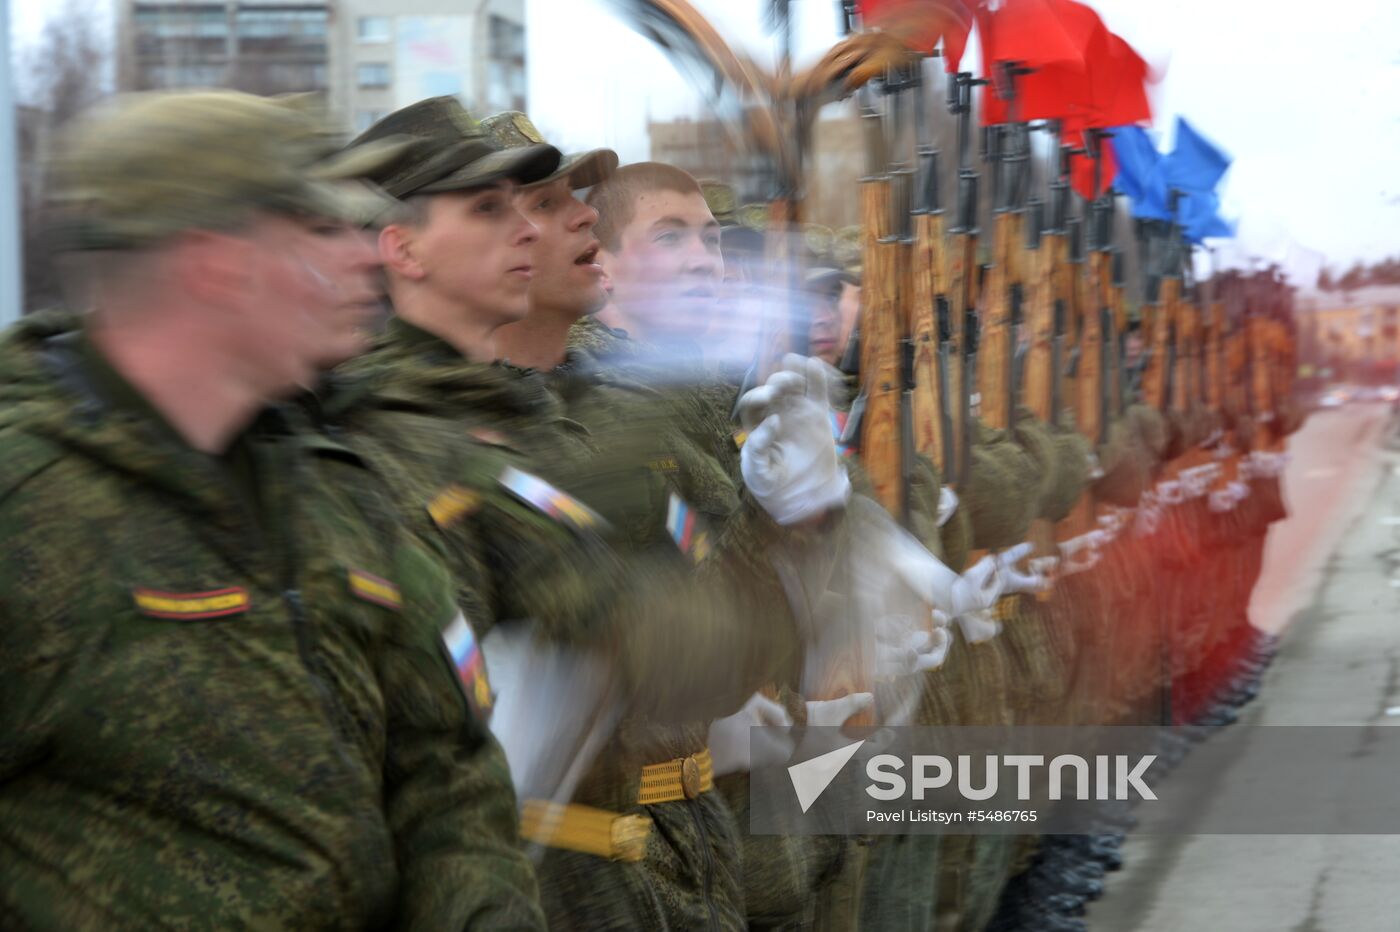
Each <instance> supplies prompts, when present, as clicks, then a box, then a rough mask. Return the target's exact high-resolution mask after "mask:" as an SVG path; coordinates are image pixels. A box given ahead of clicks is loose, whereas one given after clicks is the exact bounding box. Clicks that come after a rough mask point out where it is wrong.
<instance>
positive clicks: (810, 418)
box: [739, 354, 851, 525]
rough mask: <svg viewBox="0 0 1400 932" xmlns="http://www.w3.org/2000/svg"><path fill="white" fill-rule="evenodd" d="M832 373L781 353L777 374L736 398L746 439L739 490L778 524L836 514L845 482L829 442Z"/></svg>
mask: <svg viewBox="0 0 1400 932" xmlns="http://www.w3.org/2000/svg"><path fill="white" fill-rule="evenodd" d="M838 379H839V373H837V372H836V370H835V369H832V368H831V367H830V366H828V365H827V364H826V363H824V362H822V361H821V360H819V359H808V358H806V357H802V356H795V355H792V354H789V355H787V356H785V357H784V358H783V369H782V370H781V371H779V372H775V373H774V374H773V375H772V376H771V377H770V378H769V379H768V381H767V382H766V383H765V384H763V385H761V386H759V387H758V388H755V389H753V390H752V391H750V392H747V393H746V394H745V395H744V397H743V398H741V399H740V400H739V415H740V417H741V419H742V420H743V423H744V427H745V429H747V430H748V431H749V438H748V440H747V441H746V442H745V443H744V448H743V450H742V452H741V453H740V465H741V470H742V472H743V476H744V484H745V485H746V486H748V489H749V491H750V492H751V493H753V497H754V498H755V499H756V500H757V501H758V503H759V504H760V505H761V506H762V507H763V510H764V511H766V512H768V514H770V515H772V517H773V519H774V520H775V521H777V522H778V523H779V524H783V525H790V524H797V523H799V522H801V521H805V520H806V519H808V518H811V517H814V516H816V515H819V514H822V513H823V512H826V511H830V510H831V509H833V508H839V507H841V506H843V505H845V503H846V500H847V499H848V498H850V494H851V482H850V479H849V478H847V476H846V470H845V468H844V467H843V466H842V465H841V461H840V457H839V456H837V453H836V442H835V441H834V440H833V439H832V436H831V421H830V412H831V395H832V392H833V391H834V390H835V385H836V384H837V380H838Z"/></svg>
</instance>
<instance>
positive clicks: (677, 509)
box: [666, 492, 710, 563]
mask: <svg viewBox="0 0 1400 932" xmlns="http://www.w3.org/2000/svg"><path fill="white" fill-rule="evenodd" d="M666 532H667V533H668V534H670V535H671V540H672V541H674V542H675V544H676V549H677V550H679V551H680V552H681V553H683V554H685V555H686V556H688V557H690V558H691V559H692V560H694V561H695V562H696V563H701V562H703V561H704V559H705V558H706V557H707V556H709V554H710V532H709V529H708V528H707V527H706V526H705V522H704V520H703V519H702V518H701V517H700V516H699V515H698V514H696V512H695V509H694V508H691V507H690V505H688V504H686V502H685V500H684V499H683V498H681V497H680V496H679V495H677V494H675V493H674V492H672V493H671V501H670V504H669V505H668V506H667V508H666Z"/></svg>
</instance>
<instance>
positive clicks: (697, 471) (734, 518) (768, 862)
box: [570, 320, 856, 929]
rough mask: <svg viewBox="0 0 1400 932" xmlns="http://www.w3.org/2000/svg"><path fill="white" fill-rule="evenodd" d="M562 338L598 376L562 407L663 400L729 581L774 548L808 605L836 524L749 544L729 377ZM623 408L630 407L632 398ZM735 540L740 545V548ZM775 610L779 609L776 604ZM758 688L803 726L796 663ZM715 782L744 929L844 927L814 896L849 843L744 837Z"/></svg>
mask: <svg viewBox="0 0 1400 932" xmlns="http://www.w3.org/2000/svg"><path fill="white" fill-rule="evenodd" d="M570 342H571V345H572V346H573V347H574V353H575V354H577V356H581V357H584V358H587V359H589V360H591V362H592V364H593V365H595V366H597V367H598V368H599V369H600V370H601V373H602V375H601V379H602V382H601V390H599V391H596V392H595V395H594V399H593V401H592V403H589V404H586V405H585V404H583V403H581V402H575V403H574V404H571V406H570V410H571V411H577V412H579V415H578V416H579V418H580V419H581V420H585V421H593V420H594V419H595V418H596V417H597V416H599V415H600V414H601V413H602V412H603V410H605V409H606V408H614V409H620V410H626V407H625V406H626V404H627V402H626V401H624V400H619V399H618V398H617V393H618V392H619V391H621V392H625V393H630V394H632V395H633V396H634V398H641V397H643V396H644V395H645V394H652V395H654V396H655V397H657V398H659V399H665V403H666V405H667V407H666V410H667V411H668V412H669V417H668V422H669V423H668V425H667V426H666V428H665V429H664V430H662V431H660V436H662V437H663V438H664V440H663V441H662V442H663V443H664V444H665V445H666V446H667V451H668V456H669V455H670V452H671V451H674V453H675V458H676V459H677V460H678V462H679V466H680V469H679V473H678V476H677V478H678V480H679V482H680V488H681V492H682V494H683V495H684V496H685V497H686V498H687V499H688V500H690V501H692V502H693V503H694V504H695V506H696V507H697V508H698V509H699V510H700V511H701V513H702V514H704V515H705V517H706V520H707V521H708V522H709V524H710V525H711V527H713V528H716V529H722V530H721V533H722V534H723V535H724V536H726V537H728V538H729V539H730V540H732V541H733V542H734V543H733V544H731V547H732V549H733V550H734V551H735V553H736V556H738V557H739V559H737V560H735V561H734V563H733V565H732V567H731V569H730V573H731V578H743V575H746V574H751V572H752V571H751V570H750V569H747V568H746V567H747V566H750V565H752V563H753V562H754V561H757V560H762V559H772V558H773V555H774V554H777V555H779V557H778V558H779V559H783V555H787V557H788V559H786V560H784V562H785V563H786V564H787V565H788V566H801V567H804V568H805V569H804V571H802V572H799V573H797V574H788V579H789V584H788V591H789V592H791V591H792V590H793V581H794V580H795V579H796V577H798V576H801V577H803V582H802V583H801V584H800V588H801V589H802V590H803V591H802V592H800V593H798V594H796V595H795V597H794V602H795V603H797V605H798V610H799V611H801V610H804V609H802V608H801V606H803V605H813V604H815V601H816V599H817V597H818V596H820V593H819V592H814V591H812V587H814V586H816V587H818V588H820V587H822V586H823V584H822V583H820V582H814V580H825V579H826V578H827V577H828V576H829V575H830V573H831V570H832V567H833V566H834V563H835V560H836V558H837V554H838V553H839V552H840V550H841V533H840V525H839V522H837V523H836V524H833V525H830V526H827V527H824V528H821V529H818V530H815V531H797V530H794V529H790V528H789V529H783V530H782V532H781V534H780V535H778V536H775V537H770V538H768V539H767V541H766V544H765V546H766V547H767V548H768V554H767V556H765V555H764V553H763V551H761V550H759V549H758V548H757V547H756V546H755V544H756V543H759V542H761V541H762V540H763V539H762V538H755V537H754V535H753V533H752V531H750V530H746V528H749V527H751V526H753V525H755V524H758V525H764V524H767V523H768V521H769V519H767V517H766V515H764V513H763V512H762V510H761V509H759V508H758V506H757V505H756V504H754V503H753V502H752V501H750V500H749V498H748V494H747V492H745V491H744V490H743V484H742V480H741V478H740V476H739V452H740V448H741V439H742V438H741V435H740V434H739V432H738V431H737V430H736V426H735V424H734V422H733V420H732V417H731V412H732V410H733V408H734V405H735V402H736V400H737V395H738V390H737V388H736V381H737V380H736V379H734V378H728V377H725V376H723V375H717V374H715V373H713V372H711V371H709V370H707V369H705V368H704V367H702V366H699V365H694V366H687V364H686V362H685V360H687V359H698V358H699V351H698V349H695V350H694V351H693V352H689V353H687V352H686V351H685V350H683V349H681V350H676V349H675V348H672V349H673V357H674V358H673V360H672V361H673V362H674V359H679V360H680V364H679V366H677V365H674V364H672V365H662V364H660V363H659V362H658V361H657V359H656V357H655V352H656V351H655V350H653V349H651V348H648V347H646V346H644V345H643V344H640V343H638V342H637V341H634V340H631V339H630V338H628V337H627V336H626V334H625V333H623V332H621V331H617V330H612V329H610V328H608V327H606V326H604V325H602V324H600V323H598V322H597V321H594V320H584V321H581V322H580V323H578V324H576V325H575V326H574V331H573V333H572V334H571V340H570ZM731 375H733V374H731ZM608 393H611V397H609V394H608ZM632 405H633V407H635V405H636V402H635V401H633V402H632ZM744 541H748V542H749V543H748V544H747V546H746V545H744V543H743V542H744ZM782 601H784V602H786V599H783V600H782ZM774 610H778V608H777V607H775V609H774ZM781 610H783V611H787V610H788V609H787V607H786V605H784V606H782V608H781ZM805 610H806V611H810V609H805ZM768 685H769V686H771V687H772V689H773V691H774V692H775V693H776V694H777V695H779V696H780V697H782V698H783V699H784V700H785V701H784V704H785V705H787V706H788V707H789V711H790V712H791V713H792V714H793V717H794V720H795V721H796V722H797V723H798V724H801V723H803V722H804V721H805V705H804V703H803V701H802V697H801V696H800V695H799V694H798V689H799V686H800V683H799V668H798V666H797V665H793V666H791V667H789V668H788V669H786V670H783V669H775V673H774V679H773V681H772V682H771V683H770V684H768ZM716 785H717V786H718V788H719V789H720V791H721V793H722V794H723V796H724V798H725V800H727V802H728V804H729V806H730V808H731V809H732V810H733V812H734V816H735V820H736V822H737V828H738V832H739V835H740V837H741V839H742V847H743V851H742V859H740V858H739V852H738V851H737V850H732V851H730V852H729V853H728V855H727V856H728V857H730V858H734V859H735V860H736V862H737V861H739V860H742V864H743V872H742V885H743V898H742V900H741V902H742V904H743V908H744V911H745V915H746V922H747V928H750V929H802V928H812V927H814V926H815V925H816V924H817V923H819V922H823V923H824V925H823V926H822V927H825V928H833V927H842V926H839V925H838V926H833V925H832V921H833V914H835V913H838V912H840V913H842V914H843V915H846V916H848V917H849V923H848V924H847V925H846V926H845V927H854V923H855V921H856V916H855V915H854V912H853V910H854V907H853V906H852V905H851V904H849V903H847V904H840V903H836V902H831V901H828V900H825V899H823V896H824V895H825V894H826V893H827V892H828V891H830V890H831V889H832V887H833V885H835V884H836V883H837V878H838V877H840V876H842V875H843V873H844V872H846V871H848V870H849V869H850V868H851V867H853V866H854V865H853V862H852V854H853V847H854V846H853V843H852V842H851V841H850V840H848V839H844V838H824V837H810V836H794V837H779V836H755V835H750V834H749V833H748V828H747V827H748V822H749V777H748V774H747V773H733V774H727V775H725V776H722V777H720V778H718V779H717V781H716ZM847 886H849V884H848V885H847Z"/></svg>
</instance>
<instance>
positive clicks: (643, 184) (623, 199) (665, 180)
mask: <svg viewBox="0 0 1400 932" xmlns="http://www.w3.org/2000/svg"><path fill="white" fill-rule="evenodd" d="M653 191H674V192H675V193H677V194H698V195H700V196H701V197H704V196H705V192H704V191H702V190H701V189H700V182H698V181H696V180H695V178H694V176H692V175H691V174H690V173H689V172H687V171H684V170H682V169H679V168H677V167H676V166H674V165H667V164H666V163H665V162H634V163H632V164H631V165H624V166H622V167H621V168H619V169H618V170H617V171H615V172H613V173H612V175H610V176H609V177H607V178H605V179H603V180H602V181H600V182H598V183H597V184H595V185H594V186H593V187H592V188H591V189H590V190H589V192H588V204H589V206H590V207H592V208H594V209H595V210H597V211H598V222H597V224H595V225H594V227H593V235H594V236H596V237H598V242H600V243H602V244H603V248H604V249H606V250H607V251H608V252H613V253H615V252H617V251H618V250H620V249H621V248H622V231H623V230H624V229H626V227H627V224H629V223H631V222H632V218H633V217H635V216H636V215H637V198H638V197H640V196H641V195H643V194H649V193H651V192H653Z"/></svg>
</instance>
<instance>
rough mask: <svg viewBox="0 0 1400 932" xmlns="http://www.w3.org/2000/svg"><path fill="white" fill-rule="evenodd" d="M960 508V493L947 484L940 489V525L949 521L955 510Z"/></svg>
mask: <svg viewBox="0 0 1400 932" xmlns="http://www.w3.org/2000/svg"><path fill="white" fill-rule="evenodd" d="M957 510H958V493H957V492H954V491H953V490H952V489H950V488H948V487H947V486H946V485H945V486H943V487H942V488H940V489H939V490H938V526H939V527H942V526H943V525H945V524H947V523H948V519H949V518H951V517H952V516H953V512H955V511H957Z"/></svg>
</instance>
